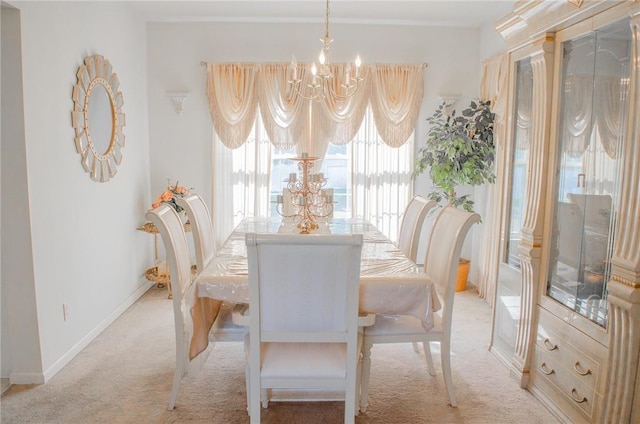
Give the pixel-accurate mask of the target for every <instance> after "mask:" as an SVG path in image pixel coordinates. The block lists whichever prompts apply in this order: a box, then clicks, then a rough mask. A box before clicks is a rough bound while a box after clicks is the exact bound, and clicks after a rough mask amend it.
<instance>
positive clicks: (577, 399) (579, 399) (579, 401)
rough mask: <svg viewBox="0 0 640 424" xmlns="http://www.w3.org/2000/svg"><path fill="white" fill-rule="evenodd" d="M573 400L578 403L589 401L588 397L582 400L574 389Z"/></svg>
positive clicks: (572, 391)
mask: <svg viewBox="0 0 640 424" xmlns="http://www.w3.org/2000/svg"><path fill="white" fill-rule="evenodd" d="M571 398H572V399H573V400H574V402H578V403H584V402H586V401H587V398H586V397H584V396H583V397H582V399H581V398H580V397H579V396H578V391H577V390H576V389H575V388H573V389H571Z"/></svg>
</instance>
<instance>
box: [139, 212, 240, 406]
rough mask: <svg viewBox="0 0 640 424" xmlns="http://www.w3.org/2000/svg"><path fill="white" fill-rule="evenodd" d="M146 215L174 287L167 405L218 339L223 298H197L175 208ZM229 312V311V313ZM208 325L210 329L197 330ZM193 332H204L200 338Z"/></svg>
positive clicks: (197, 369) (187, 253) (186, 249)
mask: <svg viewBox="0 0 640 424" xmlns="http://www.w3.org/2000/svg"><path fill="white" fill-rule="evenodd" d="M146 219H147V220H148V221H150V222H152V223H153V224H154V225H155V226H156V228H157V229H158V231H159V233H160V236H161V238H162V243H163V244H164V247H165V252H166V257H167V262H168V264H169V275H170V279H171V283H172V284H171V285H172V290H173V300H172V302H173V317H174V323H175V334H176V366H175V373H174V379H173V386H172V388H171V393H170V394H169V403H168V409H170V410H171V409H173V408H174V407H175V403H176V399H177V397H178V391H179V389H180V384H181V382H182V378H183V377H184V376H185V375H187V374H191V375H195V374H196V373H197V372H198V371H199V370H200V368H201V367H202V365H203V364H204V363H205V361H206V360H207V358H208V357H209V354H210V353H211V349H213V346H214V341H216V340H219V338H218V337H216V336H215V335H214V334H215V332H216V331H217V329H218V327H219V325H215V323H216V322H218V317H219V316H220V313H221V312H220V311H221V306H222V302H221V301H219V300H215V299H210V298H199V297H198V296H197V293H196V285H195V284H194V280H193V276H192V274H191V257H190V254H189V245H188V242H187V237H186V233H185V231H184V227H183V223H182V220H181V219H180V217H179V216H178V214H177V213H176V211H175V210H174V209H173V208H172V207H171V206H169V205H167V204H162V205H160V206H159V207H158V208H156V209H153V210H150V211H148V212H147V213H146ZM228 315H229V316H230V315H231V314H228ZM235 327H236V328H237V329H238V331H239V332H240V333H238V334H237V335H236V337H235V338H236V339H237V340H242V334H243V333H244V329H243V328H242V327H238V326H235ZM202 328H207V329H210V330H209V331H198V330H199V329H202ZM194 334H204V335H205V336H204V337H203V338H200V337H194Z"/></svg>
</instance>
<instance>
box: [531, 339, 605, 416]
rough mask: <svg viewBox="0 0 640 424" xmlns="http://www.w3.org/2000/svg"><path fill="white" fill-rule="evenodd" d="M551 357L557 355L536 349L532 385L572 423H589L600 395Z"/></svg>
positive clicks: (537, 347)
mask: <svg viewBox="0 0 640 424" xmlns="http://www.w3.org/2000/svg"><path fill="white" fill-rule="evenodd" d="M554 356H557V355H554V354H553V352H548V351H545V350H543V349H542V348H540V347H539V346H536V351H535V362H534V363H535V369H534V370H532V377H533V378H532V382H533V385H534V386H536V387H538V388H539V389H540V390H542V391H543V392H544V393H545V395H546V396H548V397H549V398H550V399H551V400H552V401H553V402H554V403H555V404H556V405H558V406H559V407H560V408H561V409H562V410H563V411H564V412H565V413H567V415H569V416H571V417H572V419H573V420H574V421H575V422H593V421H594V418H595V413H596V411H597V406H598V404H599V403H600V398H601V396H600V394H598V393H597V392H596V390H595V389H594V388H593V387H591V386H590V385H589V384H585V381H584V379H581V378H579V377H580V376H578V377H576V375H575V373H573V372H572V371H571V370H568V369H567V368H565V367H563V366H562V364H561V363H560V362H559V361H557V360H556V358H554ZM571 410H575V411H576V412H577V413H576V412H571Z"/></svg>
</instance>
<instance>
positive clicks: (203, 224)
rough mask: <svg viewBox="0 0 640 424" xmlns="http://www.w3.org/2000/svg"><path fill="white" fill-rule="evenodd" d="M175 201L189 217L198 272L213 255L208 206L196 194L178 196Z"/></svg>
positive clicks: (213, 246) (213, 242)
mask: <svg viewBox="0 0 640 424" xmlns="http://www.w3.org/2000/svg"><path fill="white" fill-rule="evenodd" d="M176 203H177V204H178V205H179V206H180V207H182V208H183V209H184V210H185V212H186V213H187V216H188V217H189V224H190V225H191V233H192V234H193V244H194V247H195V254H196V266H197V268H198V273H200V272H201V271H202V270H203V269H204V267H205V266H206V265H207V264H208V263H209V262H210V261H211V259H213V257H214V256H215V240H214V237H213V223H212V221H211V214H210V213H209V208H207V205H206V203H205V202H204V199H203V198H202V197H201V196H199V195H197V194H191V195H189V196H187V197H184V198H178V199H176Z"/></svg>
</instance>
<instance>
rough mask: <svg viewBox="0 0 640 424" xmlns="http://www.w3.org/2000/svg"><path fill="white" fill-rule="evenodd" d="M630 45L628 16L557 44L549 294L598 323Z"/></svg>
mask: <svg viewBox="0 0 640 424" xmlns="http://www.w3.org/2000/svg"><path fill="white" fill-rule="evenodd" d="M630 47H631V30H630V26H629V22H628V20H625V21H621V22H618V23H615V24H613V25H610V26H607V27H604V28H601V29H599V30H597V31H593V32H591V33H589V34H586V35H584V36H582V37H579V38H576V39H573V40H570V41H566V42H564V43H563V44H562V49H563V50H562V55H563V58H562V79H561V88H562V94H561V105H560V121H559V127H558V130H559V137H558V148H559V152H558V155H559V156H558V158H559V159H558V169H557V172H558V174H557V175H558V184H557V186H556V190H557V191H556V204H555V207H554V223H553V229H554V231H553V237H552V249H551V262H550V264H551V266H550V267H549V276H548V286H547V294H548V295H549V296H550V297H552V298H554V299H555V300H557V301H559V302H561V303H563V304H564V305H566V306H567V307H569V308H571V309H573V310H575V311H576V312H578V313H580V314H581V315H584V316H586V317H587V318H589V319H591V320H592V321H595V322H597V323H598V324H600V325H602V326H605V325H606V320H607V310H606V308H607V303H606V301H605V298H606V282H607V281H608V280H609V278H610V273H611V264H610V259H611V255H612V249H613V235H614V227H615V216H616V211H615V206H616V203H617V195H618V185H619V184H618V182H619V180H620V175H619V173H620V168H621V160H620V152H621V147H622V143H623V142H624V128H625V127H626V119H627V116H626V112H627V104H628V102H627V96H628V90H629V65H630V63H629V56H630Z"/></svg>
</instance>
